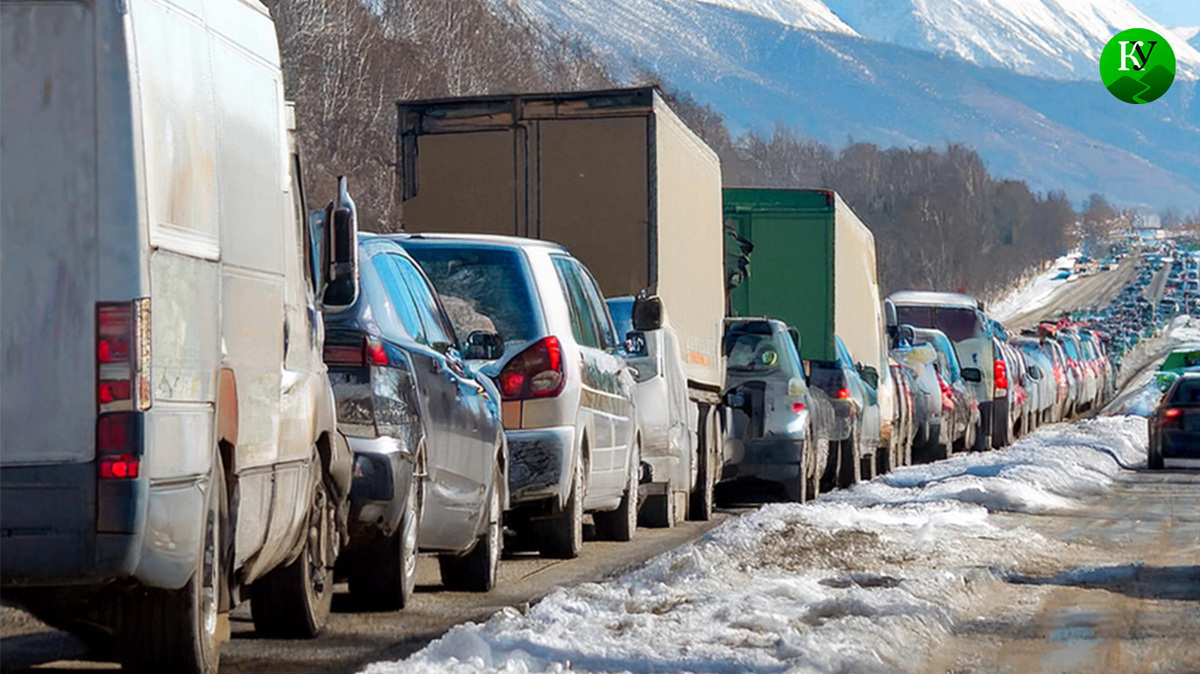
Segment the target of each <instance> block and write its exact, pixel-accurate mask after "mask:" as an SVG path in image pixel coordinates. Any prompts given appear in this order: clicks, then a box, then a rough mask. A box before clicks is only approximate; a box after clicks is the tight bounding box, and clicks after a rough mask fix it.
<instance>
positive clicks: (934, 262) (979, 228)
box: [268, 0, 1129, 296]
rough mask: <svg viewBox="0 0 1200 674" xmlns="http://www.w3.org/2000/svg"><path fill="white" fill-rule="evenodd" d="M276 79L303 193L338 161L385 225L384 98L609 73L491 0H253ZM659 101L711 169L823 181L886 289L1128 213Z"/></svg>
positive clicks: (388, 161)
mask: <svg viewBox="0 0 1200 674" xmlns="http://www.w3.org/2000/svg"><path fill="white" fill-rule="evenodd" d="M268 6H269V7H270V9H271V11H272V14H273V15H274V17H275V19H276V22H277V26H278V30H279V35H280V48H281V51H282V56H283V64H284V80H285V88H286V91H287V95H288V97H289V98H290V99H292V100H294V101H296V107H297V113H298V117H299V134H300V142H301V147H302V148H303V152H304V157H305V170H306V172H307V173H306V183H307V191H308V194H309V198H310V201H311V204H310V205H319V204H320V203H323V202H324V201H326V200H327V196H326V195H331V194H332V190H333V187H332V186H333V180H334V177H335V176H337V175H339V174H345V175H348V176H349V178H350V182H351V187H352V190H353V193H354V195H355V199H356V201H357V203H358V204H359V210H360V219H361V221H362V224H363V226H364V228H365V229H369V230H375V231H396V230H398V229H399V228H400V222H401V218H400V205H399V199H398V196H397V194H396V190H395V188H396V184H395V177H394V171H393V166H394V162H395V124H396V106H395V103H396V101H397V100H403V99H413V98H428V97H442V96H459V95H473V94H490V93H515V92H539V91H569V90H585V89H598V88H606V87H612V86H617V85H618V83H616V82H614V81H613V79H612V77H611V76H610V75H609V74H608V72H607V70H606V68H605V66H604V64H603V63H602V62H601V61H600V60H599V59H598V58H597V57H596V55H594V54H590V53H588V52H587V51H586V50H584V49H582V48H580V47H579V46H578V44H577V43H576V42H575V41H572V40H571V39H570V36H564V35H557V34H554V33H553V32H552V31H550V30H549V29H547V28H546V27H545V26H542V25H539V24H537V23H535V22H533V21H531V20H529V19H528V18H527V17H526V16H524V15H523V14H522V13H521V12H520V11H519V10H518V9H515V8H513V7H510V6H508V5H504V4H501V3H497V2H492V1H490V0H372V1H371V2H367V3H364V2H362V1H361V0H268ZM644 79H645V82H647V83H656V84H659V86H661V87H662V88H663V89H664V91H666V92H667V96H668V100H669V101H670V102H671V105H672V107H673V109H675V111H676V112H677V113H678V114H679V115H680V116H681V117H682V118H683V119H684V120H685V121H686V122H687V123H688V124H689V126H691V128H692V129H693V130H695V131H696V133H697V134H699V135H700V136H701V137H702V138H703V139H704V140H705V141H706V142H707V143H708V144H709V145H710V146H712V148H713V149H714V150H716V152H717V153H718V155H719V156H720V158H721V161H722V166H723V173H724V180H725V184H726V185H729V186H746V187H756V186H764V187H825V188H832V189H835V190H837V191H838V192H839V193H840V194H841V195H842V196H843V198H844V199H845V200H846V202H847V203H849V204H850V206H851V207H852V208H853V209H854V210H855V211H856V212H857V213H858V215H859V216H860V217H861V218H862V219H863V221H864V222H866V223H867V224H868V226H870V227H871V229H872V231H873V232H874V233H875V236H876V240H877V249H878V250H879V265H880V274H881V281H882V282H883V285H884V287H885V289H886V290H888V291H892V290H897V289H901V288H931V289H932V288H938V289H946V290H961V291H965V292H973V293H977V294H980V295H982V296H991V295H994V294H996V293H997V292H999V291H1001V290H1002V289H1003V288H1005V287H1007V286H1010V285H1011V284H1013V283H1014V282H1016V281H1017V280H1018V279H1019V278H1021V277H1022V276H1023V275H1025V274H1027V273H1028V272H1029V270H1030V269H1031V268H1033V267H1035V266H1037V265H1039V264H1041V263H1043V262H1045V261H1046V260H1049V259H1053V258H1054V257H1055V256H1057V255H1058V254H1060V253H1062V252H1065V251H1066V250H1067V249H1069V248H1071V247H1073V246H1075V245H1077V243H1078V242H1079V237H1081V236H1086V235H1097V234H1100V233H1102V232H1103V231H1106V230H1108V229H1110V228H1111V227H1112V226H1114V225H1116V224H1119V223H1121V222H1123V221H1125V220H1127V218H1128V217H1129V214H1122V213H1119V212H1117V211H1116V210H1114V209H1112V208H1111V207H1110V206H1109V205H1108V204H1107V203H1106V202H1105V200H1104V198H1103V197H1102V196H1100V195H1095V196H1093V198H1092V199H1091V200H1090V201H1089V203H1088V204H1086V205H1085V208H1084V209H1083V210H1082V211H1081V212H1077V211H1076V210H1075V209H1074V208H1073V206H1072V204H1071V203H1070V202H1069V201H1068V200H1067V198H1066V197H1065V196H1064V195H1063V194H1061V193H1055V192H1051V193H1049V194H1039V193H1034V192H1032V191H1030V189H1029V188H1028V187H1027V186H1026V184H1025V183H1024V182H1021V181H1019V180H1013V179H1007V178H1000V177H996V176H992V175H991V174H990V173H989V172H988V170H987V168H986V167H985V166H984V163H983V161H982V159H981V158H980V157H979V155H978V154H977V153H976V152H974V151H973V150H971V149H970V148H967V147H964V146H959V145H950V146H948V147H945V148H928V147H926V148H880V147H877V146H875V145H871V144H866V143H851V144H849V145H848V146H847V147H845V148H843V149H834V148H830V147H828V146H826V145H822V144H820V143H817V142H814V141H812V140H810V139H806V138H805V137H804V135H803V129H793V128H789V127H787V126H784V125H782V124H779V125H777V126H776V127H775V128H774V129H771V130H769V131H762V130H751V131H747V132H745V133H741V134H738V135H734V134H732V133H731V132H730V130H729V128H728V126H727V124H726V123H725V120H724V119H723V118H722V116H721V115H720V113H719V112H718V111H716V110H714V109H713V108H711V107H709V106H705V105H701V104H699V103H697V102H696V101H695V100H693V99H692V98H691V97H690V96H689V95H688V94H687V92H678V91H671V90H670V87H669V86H667V85H665V84H664V83H661V82H657V81H656V77H655V75H654V74H653V73H647V74H646V75H645V78H644Z"/></svg>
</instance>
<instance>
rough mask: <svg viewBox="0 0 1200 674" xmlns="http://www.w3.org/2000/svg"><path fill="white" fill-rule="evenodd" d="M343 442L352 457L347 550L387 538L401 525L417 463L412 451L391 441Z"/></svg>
mask: <svg viewBox="0 0 1200 674" xmlns="http://www.w3.org/2000/svg"><path fill="white" fill-rule="evenodd" d="M346 440H347V441H348V442H349V444H350V451H351V452H352V453H353V455H354V477H353V481H352V482H351V486H350V547H356V545H355V544H356V543H363V542H367V541H369V540H372V539H374V538H376V537H378V536H390V535H391V534H392V533H393V532H395V531H396V528H397V527H399V526H400V519H401V517H403V515H404V502H405V497H406V496H407V495H408V490H409V489H410V488H411V485H412V480H413V474H414V472H415V470H414V468H415V466H416V464H415V457H414V456H413V454H412V452H411V451H409V449H408V448H407V447H405V446H403V445H402V444H401V443H400V442H398V441H397V440H396V439H394V438H390V437H379V438H357V437H352V436H348V437H347V438H346Z"/></svg>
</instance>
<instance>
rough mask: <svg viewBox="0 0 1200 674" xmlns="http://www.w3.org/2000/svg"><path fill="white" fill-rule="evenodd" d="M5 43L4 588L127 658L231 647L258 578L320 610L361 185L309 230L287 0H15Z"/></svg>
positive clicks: (0, 574)
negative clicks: (332, 358) (338, 370)
mask: <svg viewBox="0 0 1200 674" xmlns="http://www.w3.org/2000/svg"><path fill="white" fill-rule="evenodd" d="M0 50H2V53H0V86H2V94H3V95H2V97H0V164H2V165H3V167H4V171H3V174H2V175H0V203H2V207H0V213H2V215H0V260H2V263H0V302H2V303H3V307H4V320H3V321H0V396H2V398H0V536H2V537H3V541H4V543H3V545H2V546H0V582H2V585H3V588H4V597H5V599H6V600H9V601H16V602H18V603H20V604H23V605H24V606H25V607H27V608H29V609H30V610H31V611H32V612H33V613H34V614H35V615H38V616H39V617H42V618H43V619H45V620H47V621H48V622H50V623H51V624H54V625H57V626H60V627H64V628H67V629H72V630H75V631H77V632H81V633H84V634H99V635H103V636H107V637H115V638H116V644H117V652H118V654H119V656H120V659H121V661H122V663H123V664H124V666H125V669H126V671H139V672H214V671H216V669H217V667H218V663H219V650H220V643H221V641H222V640H223V638H226V637H227V636H228V612H229V611H230V610H231V608H232V607H233V606H234V605H235V604H237V603H238V601H239V600H242V599H246V598H252V607H251V608H252V613H253V616H254V622H255V625H256V626H257V628H258V629H259V632H260V634H266V635H278V636H299V637H309V636H314V635H315V634H316V633H317V632H318V631H320V630H321V628H322V626H323V624H324V622H325V619H326V617H327V615H328V613H329V607H330V600H331V597H332V586H333V578H332V572H333V565H334V560H335V558H336V556H337V554H338V550H339V548H340V545H341V543H342V538H343V536H344V532H345V525H346V523H345V517H346V512H347V505H346V499H347V495H348V491H349V487H350V480H351V473H352V470H351V464H350V462H351V460H352V459H351V457H350V453H349V450H348V447H347V446H346V442H345V439H344V438H343V437H342V436H341V435H339V433H338V432H337V428H336V419H335V409H334V400H333V396H332V393H331V390H330V387H329V381H328V378H327V375H326V369H325V365H324V363H323V359H322V342H323V327H322V322H321V314H320V309H321V307H322V300H323V299H328V300H330V301H329V304H340V303H347V300H350V301H352V298H353V295H354V294H355V293H356V288H357V286H356V284H357V280H356V279H357V277H356V269H355V260H354V258H353V245H352V242H353V236H354V213H353V206H352V202H350V201H349V197H348V195H346V194H345V192H344V185H343V190H342V194H341V199H340V200H339V204H338V206H337V207H336V208H334V209H333V210H332V211H331V212H329V215H331V216H332V218H328V220H329V224H328V226H325V227H322V228H321V231H322V232H328V236H329V237H330V241H326V242H323V245H321V246H319V247H318V248H312V247H311V246H312V245H313V244H312V241H311V239H312V236H311V233H310V231H309V226H308V223H309V217H308V212H307V209H306V208H305V205H304V199H303V194H302V191H301V180H300V174H299V161H298V156H297V155H296V154H295V151H294V149H293V147H292V146H293V141H292V133H291V131H290V128H289V122H290V121H291V119H292V117H293V115H292V112H291V110H290V109H289V107H288V106H287V104H285V102H284V99H283V83H282V75H281V72H280V61H279V50H278V45H277V41H276V36H275V30H274V26H273V24H272V21H271V17H270V15H269V13H268V12H267V10H266V9H265V8H264V7H263V6H262V5H261V4H259V3H258V2H255V1H254V0H248V1H247V0H122V1H120V2H100V1H88V0H84V1H68V2H58V1H47V0H12V1H9V0H5V2H3V4H0ZM346 241H349V242H351V246H350V247H349V249H347V248H346V247H345V246H344V245H342V244H344V243H345V242H346ZM334 243H337V244H339V246H338V247H336V248H333V247H331V246H332V245H333V244H334ZM317 260H320V261H321V262H317ZM316 267H325V268H324V269H317V268H316Z"/></svg>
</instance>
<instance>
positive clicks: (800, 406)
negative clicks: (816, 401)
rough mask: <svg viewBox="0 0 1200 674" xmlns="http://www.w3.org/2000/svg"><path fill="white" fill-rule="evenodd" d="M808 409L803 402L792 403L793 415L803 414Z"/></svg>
mask: <svg viewBox="0 0 1200 674" xmlns="http://www.w3.org/2000/svg"><path fill="white" fill-rule="evenodd" d="M806 409H808V408H807V407H805V406H804V403H801V402H794V403H792V413H793V414H800V413H801V412H803V411H804V410H806Z"/></svg>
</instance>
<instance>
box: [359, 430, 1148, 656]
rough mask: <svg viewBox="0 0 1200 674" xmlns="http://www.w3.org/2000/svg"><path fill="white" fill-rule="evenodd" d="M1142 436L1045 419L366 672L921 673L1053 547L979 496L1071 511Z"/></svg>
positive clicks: (1138, 452) (1048, 561)
mask: <svg viewBox="0 0 1200 674" xmlns="http://www.w3.org/2000/svg"><path fill="white" fill-rule="evenodd" d="M1145 447H1146V434H1145V422H1144V421H1143V420H1141V419H1138V418H1136V417H1114V418H1103V419H1096V420H1091V421H1085V422H1081V423H1079V424H1075V425H1057V426H1050V427H1046V428H1044V429H1042V430H1040V431H1039V432H1037V433H1034V434H1032V435H1030V436H1027V437H1026V438H1024V439H1022V440H1021V441H1019V442H1018V443H1016V444H1015V445H1014V446H1013V447H1012V448H1010V449H1009V450H1007V451H1003V452H993V453H981V454H966V455H960V456H957V457H954V458H952V459H950V460H948V461H943V462H940V463H937V464H934V465H926V466H914V467H910V468H903V469H899V470H897V471H895V472H893V473H891V474H889V475H887V476H884V477H882V478H880V479H878V480H875V481H873V482H870V483H867V484H863V485H859V486H857V487H855V488H854V489H852V490H849V491H845V492H838V493H835V494H831V495H829V496H827V497H822V498H821V499H820V500H819V501H816V502H813V503H809V504H807V505H803V506H801V505H795V504H777V505H771V506H767V507H764V508H762V509H761V510H759V511H757V512H754V513H750V514H747V515H745V516H742V517H740V518H737V519H735V520H731V521H729V522H726V523H725V524H723V525H721V526H720V527H717V528H716V529H714V530H712V531H711V532H709V533H708V534H706V535H705V536H704V537H703V538H701V539H700V540H699V541H697V542H695V543H693V544H690V545H686V546H683V547H681V548H678V549H676V550H673V551H671V552H669V553H666V554H664V555H661V556H659V557H658V558H656V559H654V560H652V561H650V562H649V563H648V564H647V565H646V566H645V567H642V568H640V569H638V570H635V571H632V572H630V573H628V574H626V575H624V576H622V577H621V578H618V579H616V580H612V581H609V582H605V583H588V584H584V585H581V586H578V587H575V588H571V589H565V590H559V591H558V592H555V593H553V594H551V595H550V596H549V597H547V598H546V599H544V600H543V601H542V602H540V603H539V604H537V605H536V606H534V607H533V608H532V609H531V610H530V611H529V612H528V613H527V614H524V615H522V614H521V613H519V612H518V611H516V610H514V609H505V610H502V611H501V612H499V613H498V614H496V615H495V616H493V617H492V618H491V619H490V620H489V621H487V622H486V623H484V624H466V625H460V626H458V627H456V628H454V629H453V630H451V631H450V632H448V633H447V634H446V635H445V636H444V637H442V638H441V639H439V640H437V641H435V642H433V643H432V644H430V645H429V646H428V647H426V648H425V649H424V650H422V651H420V652H418V653H417V654H415V655H414V656H412V657H411V658H409V659H408V660H405V661H402V662H398V663H376V664H374V665H371V666H370V667H369V668H368V669H367V670H366V671H367V672H369V673H370V674H408V673H417V672H455V673H456V672H463V673H466V672H478V671H497V672H504V673H511V674H525V673H529V672H564V671H568V670H570V671H586V672H652V671H693V672H714V671H780V672H782V671H914V672H915V671H922V670H923V669H924V666H923V665H924V662H925V656H926V655H927V654H928V653H930V652H931V650H932V649H933V648H934V647H935V645H936V644H938V643H939V642H941V641H942V640H944V639H945V638H946V637H947V636H949V635H950V634H951V633H952V631H953V630H954V629H955V627H956V625H958V624H959V623H960V622H961V621H963V620H971V619H972V617H971V616H970V615H964V611H965V609H966V607H968V606H969V605H971V602H972V601H974V600H976V599H978V598H979V597H981V596H984V595H985V593H987V592H988V591H990V590H992V589H994V588H995V587H996V585H995V584H997V583H1002V582H1004V579H1005V578H1010V577H1013V575H1014V574H1021V573H1028V572H1029V570H1030V569H1037V572H1038V573H1044V572H1045V570H1046V569H1047V568H1051V569H1053V568H1054V567H1055V566H1056V565H1057V564H1058V563H1059V562H1058V560H1060V559H1061V558H1062V557H1063V551H1064V550H1065V549H1066V548H1065V546H1064V544H1061V543H1057V542H1054V541H1050V540H1047V539H1045V538H1043V537H1041V536H1040V535H1038V534H1036V533H1034V532H1032V531H1029V530H1026V529H1005V528H1000V527H998V526H996V525H994V524H993V523H991V522H990V521H989V517H988V509H995V510H1008V511H1026V512H1045V511H1048V510H1065V509H1069V508H1071V507H1073V501H1072V496H1075V495H1079V494H1084V493H1096V492H1102V491H1103V490H1105V489H1106V488H1107V487H1108V485H1109V484H1110V481H1111V478H1112V477H1113V475H1114V474H1116V473H1117V472H1118V471H1119V470H1120V469H1121V467H1122V466H1126V467H1128V466H1130V465H1132V464H1135V463H1137V462H1138V461H1141V460H1142V459H1143V458H1144V456H1145Z"/></svg>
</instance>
